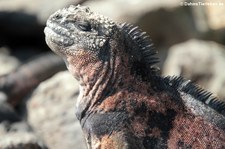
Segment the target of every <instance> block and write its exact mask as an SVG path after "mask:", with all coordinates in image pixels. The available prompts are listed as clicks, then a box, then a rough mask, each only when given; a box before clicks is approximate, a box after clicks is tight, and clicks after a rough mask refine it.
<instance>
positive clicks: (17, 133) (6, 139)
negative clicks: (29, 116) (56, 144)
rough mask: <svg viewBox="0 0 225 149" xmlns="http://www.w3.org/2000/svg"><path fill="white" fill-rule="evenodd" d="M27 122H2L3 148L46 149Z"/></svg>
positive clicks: (0, 124)
mask: <svg viewBox="0 0 225 149" xmlns="http://www.w3.org/2000/svg"><path fill="white" fill-rule="evenodd" d="M30 130H31V129H29V126H28V125H27V124H26V123H25V122H18V123H14V124H13V125H11V124H9V123H6V122H4V123H0V138H1V139H0V148H1V149H45V147H44V146H43V144H41V143H40V142H39V141H38V139H37V137H36V136H35V134H34V133H33V132H32V131H30Z"/></svg>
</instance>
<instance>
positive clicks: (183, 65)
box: [163, 39, 225, 100]
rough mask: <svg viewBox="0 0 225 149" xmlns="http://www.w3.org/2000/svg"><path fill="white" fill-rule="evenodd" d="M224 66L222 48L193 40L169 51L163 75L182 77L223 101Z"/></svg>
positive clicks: (224, 59) (213, 43)
mask: <svg viewBox="0 0 225 149" xmlns="http://www.w3.org/2000/svg"><path fill="white" fill-rule="evenodd" d="M224 66H225V47H224V46H222V45H220V44H217V43H215V42H212V41H202V40H194V39H193V40H189V41H187V42H184V43H181V44H177V45H174V46H172V47H171V48H170V49H169V54H168V57H167V59H166V61H165V64H164V68H163V75H182V76H184V77H185V78H187V79H191V80H193V81H195V82H197V83H198V84H200V85H201V86H202V87H204V88H206V89H208V90H210V91H211V92H213V93H215V94H216V95H218V96H219V98H221V99H224V100H225V92H224V90H225V70H224V68H225V67H224Z"/></svg>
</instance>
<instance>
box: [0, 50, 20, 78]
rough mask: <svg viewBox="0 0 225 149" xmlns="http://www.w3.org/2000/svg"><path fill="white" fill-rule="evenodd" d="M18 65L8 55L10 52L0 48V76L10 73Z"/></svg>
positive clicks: (18, 63)
mask: <svg viewBox="0 0 225 149" xmlns="http://www.w3.org/2000/svg"><path fill="white" fill-rule="evenodd" d="M19 65H20V62H19V60H18V59H17V58H15V57H13V56H11V55H10V51H9V49H8V48H6V47H2V48H0V66H4V67H0V76H1V75H5V74H8V73H9V72H12V71H13V70H15V69H16V68H17V67H18V66H19Z"/></svg>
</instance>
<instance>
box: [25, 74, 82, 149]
mask: <svg viewBox="0 0 225 149" xmlns="http://www.w3.org/2000/svg"><path fill="white" fill-rule="evenodd" d="M78 92H79V89H78V84H77V83H76V81H75V79H74V78H73V77H72V76H71V74H69V73H68V72H67V71H66V72H60V73H58V74H56V75H55V76H54V77H52V78H51V79H49V80H47V81H45V82H43V83H41V84H40V85H39V86H38V87H37V89H35V90H34V92H33V93H32V95H31V97H30V99H29V101H28V103H27V109H28V121H29V123H30V124H31V126H32V127H33V129H34V130H35V131H36V132H37V134H39V136H40V137H41V138H43V140H44V142H45V143H46V145H47V146H48V147H49V148H50V149H62V148H63V149H72V148H76V149H84V148H86V146H85V143H84V140H83V133H82V131H81V127H80V124H79V122H78V120H77V119H76V118H75V102H76V98H77V95H78Z"/></svg>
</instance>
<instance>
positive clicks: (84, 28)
mask: <svg viewBox="0 0 225 149" xmlns="http://www.w3.org/2000/svg"><path fill="white" fill-rule="evenodd" d="M77 23H78V24H77V27H78V29H80V30H82V31H85V32H88V31H91V25H90V24H89V23H88V22H77Z"/></svg>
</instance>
